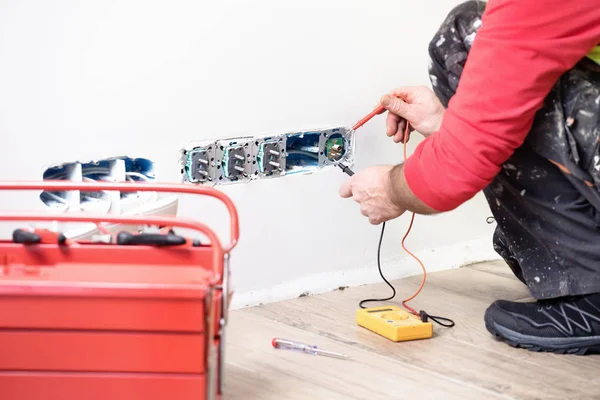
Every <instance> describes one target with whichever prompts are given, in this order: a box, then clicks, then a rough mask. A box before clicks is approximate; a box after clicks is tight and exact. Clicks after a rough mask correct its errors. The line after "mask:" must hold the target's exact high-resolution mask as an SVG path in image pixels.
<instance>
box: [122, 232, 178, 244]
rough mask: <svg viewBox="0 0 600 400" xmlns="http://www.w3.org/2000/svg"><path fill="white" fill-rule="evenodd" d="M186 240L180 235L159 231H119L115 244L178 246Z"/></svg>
mask: <svg viewBox="0 0 600 400" xmlns="http://www.w3.org/2000/svg"><path fill="white" fill-rule="evenodd" d="M185 243H186V240H185V238H184V237H182V236H178V235H173V234H172V233H169V234H166V235H164V234H161V233H140V234H137V235H134V234H132V233H129V232H119V234H118V235H117V244H119V245H123V246H139V245H146V246H180V245H182V244H185Z"/></svg>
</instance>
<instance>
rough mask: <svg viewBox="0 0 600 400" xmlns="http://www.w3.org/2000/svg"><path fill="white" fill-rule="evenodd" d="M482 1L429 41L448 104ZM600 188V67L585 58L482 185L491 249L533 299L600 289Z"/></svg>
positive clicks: (436, 80) (436, 82) (434, 74)
mask: <svg viewBox="0 0 600 400" xmlns="http://www.w3.org/2000/svg"><path fill="white" fill-rule="evenodd" d="M485 4H486V3H485V2H483V1H467V2H465V3H463V4H461V5H459V6H457V7H456V8H455V9H453V10H452V11H451V12H450V14H449V15H448V17H447V18H446V20H445V21H444V22H443V23H442V25H441V27H440V29H439V31H438V32H437V33H436V35H435V36H434V38H433V39H432V41H431V43H430V46H429V53H430V56H431V63H430V68H429V73H430V77H431V82H432V85H433V89H434V92H435V93H436V95H437V97H438V98H439V99H440V101H441V102H442V103H443V104H444V106H447V105H448V101H449V100H450V98H451V97H452V96H453V95H454V93H455V91H456V88H457V86H458V83H459V80H460V76H461V73H462V70H463V67H464V65H465V61H466V60H467V57H468V54H469V50H470V48H471V44H472V43H473V40H474V38H475V36H476V34H477V30H478V29H479V27H480V26H481V16H482V14H483V12H484V11H485ZM442 36H443V38H442ZM599 188H600V69H599V68H598V66H597V65H596V64H595V63H593V62H592V61H591V60H587V59H583V60H582V61H581V62H580V63H579V64H578V65H577V66H575V67H574V68H573V69H572V70H570V71H568V72H567V73H565V74H564V75H563V76H562V77H561V78H560V80H559V81H558V82H557V83H556V85H555V86H554V88H553V89H552V91H551V92H550V93H549V95H548V97H547V98H546V99H545V102H544V106H543V108H542V109H541V110H540V111H539V112H538V113H537V114H536V119H535V122H534V125H533V127H532V129H531V131H530V132H529V134H528V136H527V138H526V140H525V143H524V144H523V145H522V146H521V147H520V148H518V149H517V150H516V151H515V152H514V154H513V155H512V156H511V157H510V159H509V160H507V161H506V163H505V164H504V165H503V169H502V170H501V172H500V173H499V174H498V175H497V176H496V178H495V179H494V181H493V182H492V183H491V184H490V185H489V186H488V187H487V188H485V189H484V194H485V197H486V199H487V201H488V203H489V205H490V208H491V211H492V214H493V216H494V219H495V222H496V230H495V232H494V237H493V244H494V249H495V250H496V251H497V252H498V254H500V256H501V257H502V258H503V259H504V260H505V261H506V262H507V263H508V265H509V266H510V268H511V269H512V270H513V272H514V273H515V275H516V276H517V277H518V278H519V279H520V280H521V281H523V282H524V283H525V284H526V285H527V286H528V287H529V289H530V291H531V293H532V295H533V296H534V297H535V298H537V299H549V298H555V297H561V296H573V295H582V294H589V293H597V292H600V189H599Z"/></svg>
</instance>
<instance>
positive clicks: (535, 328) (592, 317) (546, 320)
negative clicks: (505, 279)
mask: <svg viewBox="0 0 600 400" xmlns="http://www.w3.org/2000/svg"><path fill="white" fill-rule="evenodd" d="M485 326H486V328H487V330H488V331H490V333H491V334H492V335H495V336H496V337H498V338H500V339H501V340H503V341H505V342H506V343H508V344H510V345H511V346H514V347H521V348H525V349H528V350H531V351H551V352H554V353H557V354H579V355H584V354H588V353H600V293H596V294H591V295H586V296H577V297H569V298H566V297H563V298H559V299H553V300H544V301H537V302H535V303H516V302H512V301H505V300H498V301H496V302H494V303H493V304H492V305H491V306H490V307H489V308H488V309H487V311H486V312H485Z"/></svg>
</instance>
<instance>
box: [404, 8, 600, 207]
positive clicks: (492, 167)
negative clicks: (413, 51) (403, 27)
mask: <svg viewBox="0 0 600 400" xmlns="http://www.w3.org/2000/svg"><path fill="white" fill-rule="evenodd" d="M598 43H600V1H598V0H490V1H489V2H488V5H487V7H486V12H485V13H484V15H483V17H482V26H481V28H480V29H479V31H478V33H477V36H476V38H475V41H474V43H473V46H472V48H471V51H470V52H469V58H468V60H467V62H466V65H465V68H464V70H463V73H462V75H461V78H460V79H461V80H460V83H459V86H458V89H457V91H456V94H455V95H454V96H453V97H452V99H451V100H450V102H449V104H448V108H447V110H446V112H445V115H444V119H443V122H442V126H441V128H440V130H439V131H438V132H436V133H434V134H433V135H431V136H430V137H428V138H427V139H425V140H424V141H423V142H421V143H420V144H419V146H417V149H416V150H415V153H414V154H413V155H412V156H411V157H410V158H409V159H408V160H407V162H406V165H405V166H404V174H405V177H406V180H407V183H408V185H409V187H410V189H411V190H412V191H413V193H414V194H415V195H416V196H417V197H418V198H419V199H420V200H421V201H422V202H424V203H425V204H427V205H428V206H429V207H431V208H433V209H435V210H438V211H448V210H451V209H453V208H456V207H457V206H459V205H460V204H462V203H464V202H465V201H467V200H469V199H470V198H472V197H473V196H474V195H475V194H476V193H477V192H479V191H480V190H482V189H483V188H484V187H485V186H487V185H488V184H489V183H490V182H491V181H492V180H493V178H494V176H495V175H496V174H497V173H498V172H499V171H500V168H501V166H502V164H503V163H504V162H505V161H506V160H507V159H508V158H509V157H510V156H511V155H512V153H513V152H514V150H516V149H517V148H518V147H519V146H520V145H521V144H522V143H523V142H524V140H525V137H526V136H527V134H528V132H529V130H530V128H531V126H532V123H533V119H534V117H535V113H536V112H537V111H538V110H539V109H540V108H541V107H542V105H543V102H544V98H545V97H546V96H547V95H548V93H549V92H550V90H551V89H552V87H553V86H554V84H555V83H556V82H557V80H558V79H559V78H560V76H561V75H562V74H563V73H564V72H566V71H568V70H569V69H571V68H572V67H573V66H574V65H575V64H576V63H577V62H578V61H579V60H581V59H582V58H583V57H585V56H586V54H587V53H588V52H590V50H591V49H592V48H593V47H594V46H595V45H597V44H598Z"/></svg>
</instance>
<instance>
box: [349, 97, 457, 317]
mask: <svg viewBox="0 0 600 400" xmlns="http://www.w3.org/2000/svg"><path fill="white" fill-rule="evenodd" d="M399 98H400V99H401V100H402V101H404V102H406V103H408V101H407V99H406V98H404V97H402V96H399ZM383 112H384V109H383V107H382V106H380V107H378V108H376V109H375V110H373V111H372V112H371V113H370V114H369V115H367V116H366V117H365V118H363V119H361V120H360V121H358V122H357V123H356V124H355V125H354V127H353V129H354V130H356V129H358V128H360V127H361V126H363V125H364V124H365V123H366V122H368V121H369V120H370V119H371V118H373V117H374V116H375V115H379V114H381V113H383ZM409 135H410V124H409V123H408V121H405V127H404V134H403V138H402V142H403V155H404V162H406V159H407V158H408V157H407V143H408V139H409ZM338 165H339V167H340V168H341V169H342V171H344V172H345V173H346V174H348V175H350V176H352V175H354V172H352V171H351V170H350V169H349V168H348V167H347V166H345V165H342V164H338ZM411 214H412V215H411V218H410V223H409V225H408V228H407V230H406V233H405V234H404V237H403V238H402V249H403V250H404V251H405V252H406V253H408V254H409V255H410V256H411V257H412V258H413V259H415V260H416V261H417V263H419V265H420V267H421V269H422V271H423V279H422V280H421V284H420V285H419V288H418V289H417V291H416V292H415V293H414V294H413V295H412V296H410V297H407V298H406V299H404V300H402V306H403V307H404V308H405V309H406V310H408V311H409V312H410V313H411V314H413V315H416V316H417V317H419V318H421V320H422V321H424V322H425V321H427V320H428V319H431V320H432V321H434V322H436V323H438V324H440V325H441V326H444V327H446V328H451V327H453V326H454V321H452V320H451V319H449V318H445V317H438V316H435V315H429V314H428V313H427V312H425V311H421V312H417V311H416V310H415V309H414V308H412V307H411V306H409V305H408V302H409V301H411V300H413V299H414V298H415V297H417V296H418V295H419V293H421V291H422V290H423V287H424V286H425V282H426V280H427V269H426V268H425V265H424V264H423V262H422V261H421V260H420V259H419V257H417V256H416V255H415V254H414V253H412V252H411V251H410V250H408V248H407V247H406V244H405V242H406V238H407V237H408V235H409V234H410V231H411V229H412V227H413V224H414V221H415V215H416V214H415V213H414V212H413V213H411ZM384 232H385V222H384V223H383V224H382V226H381V235H380V236H379V244H378V246H377V268H378V270H379V275H380V276H381V279H383V281H384V282H385V283H386V284H387V285H388V286H389V287H390V288H391V289H392V295H391V296H389V297H386V298H383V299H364V300H361V301H360V302H359V306H360V308H365V306H364V303H366V302H373V301H389V300H392V299H393V298H394V297H396V289H395V288H394V286H393V285H392V284H391V283H390V282H389V281H388V280H387V279H386V278H385V276H384V275H383V271H382V270H381V245H382V242H383V234H384ZM441 321H445V322H446V323H444V322H441Z"/></svg>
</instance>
